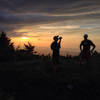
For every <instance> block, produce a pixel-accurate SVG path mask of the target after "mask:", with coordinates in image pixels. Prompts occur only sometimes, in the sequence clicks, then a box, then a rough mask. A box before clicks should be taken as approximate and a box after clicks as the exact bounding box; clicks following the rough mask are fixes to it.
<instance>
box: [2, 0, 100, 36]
mask: <svg viewBox="0 0 100 100" xmlns="http://www.w3.org/2000/svg"><path fill="white" fill-rule="evenodd" d="M94 19H95V22H98V23H99V19H100V1H99V0H0V30H7V31H8V32H12V33H13V32H14V31H16V30H17V29H19V28H23V27H24V26H36V25H43V24H50V23H58V22H61V23H62V22H65V21H67V22H68V23H69V24H70V25H69V26H71V27H69V26H68V25H62V26H59V27H58V26H56V27H52V26H50V27H45V28H52V29H54V28H60V29H62V28H63V29H65V28H67V29H71V28H78V27H76V26H75V27H74V25H71V24H72V23H76V24H77V25H79V26H80V24H83V23H84V22H85V21H87V22H86V23H87V24H88V22H91V21H92V20H94ZM91 24H94V23H91ZM99 24H100V23H99ZM41 27H42V26H41ZM43 28H44V26H43V27H42V29H43ZM81 28H82V27H81ZM20 34H23V33H20ZM15 36H17V35H16V33H15ZM18 36H19V35H18Z"/></svg>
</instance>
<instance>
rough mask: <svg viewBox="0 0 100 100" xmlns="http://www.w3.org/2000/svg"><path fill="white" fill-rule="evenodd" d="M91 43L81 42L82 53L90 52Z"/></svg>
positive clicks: (87, 41)
mask: <svg viewBox="0 0 100 100" xmlns="http://www.w3.org/2000/svg"><path fill="white" fill-rule="evenodd" d="M90 46H91V41H90V40H84V41H83V51H90Z"/></svg>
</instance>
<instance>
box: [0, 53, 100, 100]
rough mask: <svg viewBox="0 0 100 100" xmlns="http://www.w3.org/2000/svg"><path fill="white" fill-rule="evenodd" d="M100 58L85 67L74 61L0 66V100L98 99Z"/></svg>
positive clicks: (36, 61) (30, 62)
mask: <svg viewBox="0 0 100 100" xmlns="http://www.w3.org/2000/svg"><path fill="white" fill-rule="evenodd" d="M99 66H100V55H97V56H94V57H93V58H92V59H91V62H90V64H89V65H88V66H86V64H85V63H84V64H83V65H82V66H80V65H79V64H78V60H77V58H71V59H66V58H61V64H59V65H56V66H55V65H53V64H52V63H51V60H50V59H45V58H42V59H37V60H34V61H21V62H19V61H17V62H7V63H0V100H34V99H36V100H37V99H39V100H41V99H46V100H51V99H55V100H89V99H95V100H97V99H98V98H100V68H99Z"/></svg>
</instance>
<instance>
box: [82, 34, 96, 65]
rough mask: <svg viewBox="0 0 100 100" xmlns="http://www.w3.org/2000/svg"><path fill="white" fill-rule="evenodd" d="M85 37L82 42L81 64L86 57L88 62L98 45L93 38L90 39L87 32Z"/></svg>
mask: <svg viewBox="0 0 100 100" xmlns="http://www.w3.org/2000/svg"><path fill="white" fill-rule="evenodd" d="M83 37H84V40H83V41H82V42H81V44H80V51H81V54H80V64H81V62H82V60H83V59H85V60H86V62H87V64H88V61H89V59H90V57H91V53H92V52H93V50H94V49H95V47H96V46H95V44H94V43H93V42H92V41H91V40H89V39H88V35H87V34H84V36H83ZM91 47H92V48H91Z"/></svg>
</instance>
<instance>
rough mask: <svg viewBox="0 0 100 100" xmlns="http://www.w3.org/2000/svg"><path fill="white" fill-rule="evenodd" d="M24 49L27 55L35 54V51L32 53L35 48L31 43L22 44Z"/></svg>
mask: <svg viewBox="0 0 100 100" xmlns="http://www.w3.org/2000/svg"><path fill="white" fill-rule="evenodd" d="M24 47H25V48H24V49H25V51H26V52H27V53H29V54H34V53H36V52H35V51H34V48H35V46H33V45H32V44H31V43H29V42H28V44H24Z"/></svg>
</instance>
